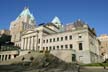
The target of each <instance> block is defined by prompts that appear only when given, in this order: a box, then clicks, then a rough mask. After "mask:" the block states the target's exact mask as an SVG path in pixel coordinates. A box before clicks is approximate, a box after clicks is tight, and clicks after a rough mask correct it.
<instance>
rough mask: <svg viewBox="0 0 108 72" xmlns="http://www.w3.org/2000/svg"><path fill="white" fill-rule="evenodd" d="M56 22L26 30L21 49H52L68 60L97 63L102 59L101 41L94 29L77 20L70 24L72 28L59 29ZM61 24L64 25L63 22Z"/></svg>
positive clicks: (54, 52) (53, 52) (61, 57)
mask: <svg viewBox="0 0 108 72" xmlns="http://www.w3.org/2000/svg"><path fill="white" fill-rule="evenodd" d="M54 23H56V22H54ZM54 23H47V24H45V25H42V26H39V27H37V28H35V29H34V30H29V31H26V32H24V33H23V34H22V37H21V49H22V50H28V51H31V50H35V51H50V53H52V54H53V55H55V56H57V57H58V58H60V59H62V60H64V61H66V62H73V61H77V62H80V63H96V62H99V61H100V54H99V41H98V39H97V38H96V33H95V31H94V29H91V28H90V27H89V26H88V25H87V24H85V23H84V22H82V21H81V20H77V21H75V22H74V23H73V24H70V26H71V25H72V26H73V27H72V28H70V29H69V28H68V26H65V27H64V28H63V29H64V30H62V31H58V29H60V28H58V27H57V26H56V25H57V24H54ZM60 26H61V27H62V24H60ZM67 29H68V30H67Z"/></svg>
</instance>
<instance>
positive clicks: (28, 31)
mask: <svg viewBox="0 0 108 72" xmlns="http://www.w3.org/2000/svg"><path fill="white" fill-rule="evenodd" d="M32 32H34V30H27V31H24V32H23V34H28V33H32Z"/></svg>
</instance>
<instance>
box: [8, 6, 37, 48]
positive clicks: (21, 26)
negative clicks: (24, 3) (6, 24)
mask: <svg viewBox="0 0 108 72" xmlns="http://www.w3.org/2000/svg"><path fill="white" fill-rule="evenodd" d="M35 24H36V21H35V19H34V16H33V15H32V14H31V13H30V11H29V8H27V7H25V8H24V10H23V11H22V12H21V14H20V15H19V16H18V17H17V18H16V19H15V20H14V21H12V22H11V24H10V35H11V36H12V38H11V42H14V43H15V45H16V46H19V47H20V46H21V44H20V41H21V34H22V32H23V31H25V30H29V29H33V28H34V27H35Z"/></svg>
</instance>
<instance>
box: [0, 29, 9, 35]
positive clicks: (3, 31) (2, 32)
mask: <svg viewBox="0 0 108 72" xmlns="http://www.w3.org/2000/svg"><path fill="white" fill-rule="evenodd" d="M3 34H5V35H10V31H9V30H5V29H3V30H0V35H3Z"/></svg>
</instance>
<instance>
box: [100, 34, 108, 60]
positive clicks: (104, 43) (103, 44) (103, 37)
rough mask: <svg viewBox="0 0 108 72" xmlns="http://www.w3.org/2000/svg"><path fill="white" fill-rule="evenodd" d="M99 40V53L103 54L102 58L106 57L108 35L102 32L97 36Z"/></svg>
mask: <svg viewBox="0 0 108 72" xmlns="http://www.w3.org/2000/svg"><path fill="white" fill-rule="evenodd" d="M98 39H99V40H100V42H101V49H100V53H101V55H102V56H103V58H104V60H105V59H108V35H107V34H103V35H100V36H99V37H98Z"/></svg>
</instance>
